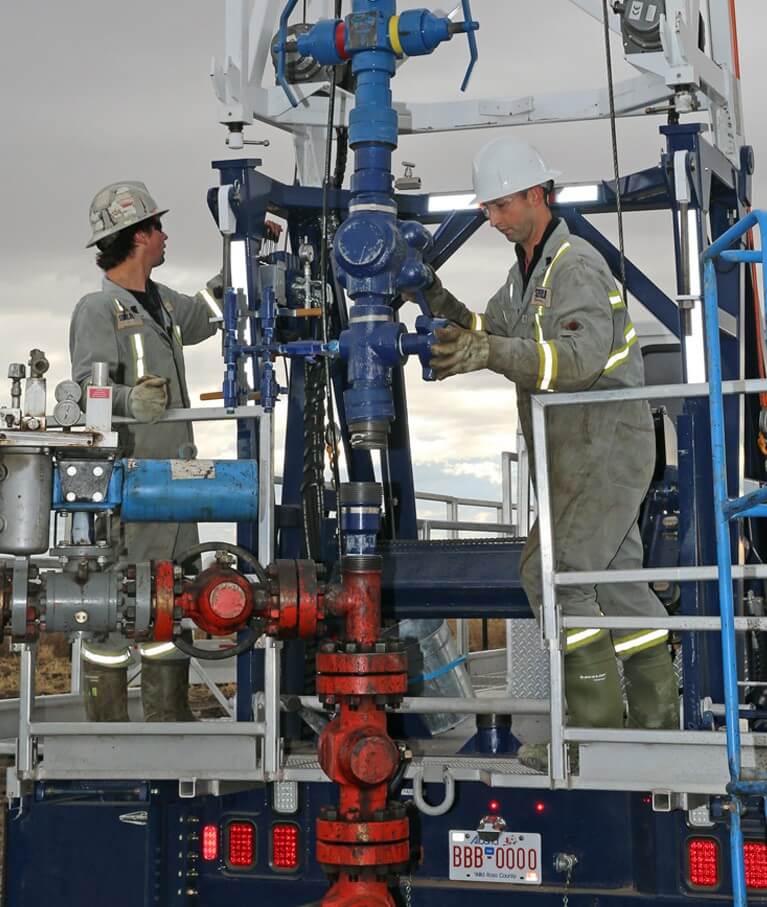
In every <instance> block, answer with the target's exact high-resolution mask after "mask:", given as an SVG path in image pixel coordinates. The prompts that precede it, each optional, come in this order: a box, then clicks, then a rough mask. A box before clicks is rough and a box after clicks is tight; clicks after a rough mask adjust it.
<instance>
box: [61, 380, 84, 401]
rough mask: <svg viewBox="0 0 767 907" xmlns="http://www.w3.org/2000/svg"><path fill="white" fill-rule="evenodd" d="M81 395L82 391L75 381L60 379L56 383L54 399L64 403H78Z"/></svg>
mask: <svg viewBox="0 0 767 907" xmlns="http://www.w3.org/2000/svg"><path fill="white" fill-rule="evenodd" d="M82 395H83V392H82V390H81V389H80V385H79V384H78V383H77V382H76V381H62V382H61V383H60V384H57V385H56V399H57V400H58V401H59V403H64V402H65V401H71V402H72V403H79V402H80V398H81V397H82Z"/></svg>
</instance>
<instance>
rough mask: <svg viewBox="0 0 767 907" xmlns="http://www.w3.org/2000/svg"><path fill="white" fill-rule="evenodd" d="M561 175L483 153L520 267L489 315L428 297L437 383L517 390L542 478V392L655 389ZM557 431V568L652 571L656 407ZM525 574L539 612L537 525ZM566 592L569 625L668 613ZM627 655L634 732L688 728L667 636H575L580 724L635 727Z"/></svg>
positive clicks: (585, 412)
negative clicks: (572, 226)
mask: <svg viewBox="0 0 767 907" xmlns="http://www.w3.org/2000/svg"><path fill="white" fill-rule="evenodd" d="M559 175H560V174H559V172H558V171H556V170H553V169H551V168H550V167H548V166H547V165H546V164H545V162H544V161H543V159H542V157H541V155H540V154H539V153H538V152H537V151H536V149H535V148H533V147H532V146H530V145H528V144H527V143H526V142H524V141H521V140H520V139H517V138H514V137H504V138H500V139H496V140H495V141H493V142H491V143H490V144H489V145H487V146H485V147H484V148H483V149H482V150H481V151H480V152H479V153H478V154H477V156H476V158H475V160H474V167H473V177H474V191H475V193H476V197H477V201H478V203H479V204H480V206H481V207H482V209H483V210H484V211H485V214H486V216H487V219H488V221H489V222H490V225H491V226H492V227H494V228H495V229H496V230H498V231H499V232H501V233H503V235H504V236H505V237H506V238H507V239H508V241H509V242H511V243H514V244H515V253H516V254H515V256H514V257H515V260H514V262H513V264H512V267H511V270H510V271H509V274H508V277H507V278H506V280H505V282H504V283H503V285H502V286H501V288H500V289H499V290H498V291H497V292H496V293H495V295H494V296H493V297H492V299H491V300H490V301H489V303H488V304H487V306H486V309H485V312H484V314H477V313H474V312H472V311H471V310H470V309H468V308H467V307H466V306H464V305H463V304H462V303H461V302H459V301H458V300H457V299H456V298H455V297H454V296H453V295H452V294H451V293H449V292H448V291H447V290H446V289H445V288H444V287H443V286H442V284H441V283H440V281H439V278H438V277H436V275H435V277H434V281H433V284H432V285H431V287H429V288H428V289H427V290H426V291H425V295H426V298H427V301H428V303H429V306H430V308H431V311H432V313H433V314H434V315H435V316H439V317H441V318H446V319H448V320H449V321H451V322H452V324H451V325H450V326H448V327H446V328H444V329H442V330H438V331H437V336H438V343H437V344H436V345H435V346H434V347H433V357H434V358H433V359H432V362H431V365H432V367H433V368H434V370H435V372H436V375H437V377H438V378H439V379H444V378H449V377H451V376H453V375H458V374H461V373H465V372H473V371H477V370H479V369H490V370H491V371H494V372H497V373H499V374H501V375H504V376H505V377H506V378H508V379H509V380H510V381H513V382H514V384H515V385H516V391H517V409H518V413H519V421H520V424H521V427H522V432H523V434H524V438H525V442H526V444H527V449H528V451H529V452H530V463H531V474H532V475H533V476H535V471H534V458H535V453H536V451H535V448H534V445H533V438H532V428H531V402H530V396H531V394H535V393H542V392H546V391H588V390H592V389H593V390H609V389H617V388H625V387H638V386H641V385H643V384H644V370H643V364H642V355H641V352H640V348H639V345H638V343H637V335H636V331H635V329H634V326H633V325H632V323H631V319H630V318H629V313H628V309H627V307H626V302H625V300H624V299H623V298H622V296H621V293H620V292H619V290H618V288H617V286H616V284H615V281H614V280H613V277H612V275H611V273H610V270H609V268H608V266H607V264H606V262H605V261H604V259H603V258H602V256H601V255H600V254H599V253H598V252H597V251H596V249H594V248H593V247H592V246H591V245H590V244H589V243H587V242H586V241H585V240H583V239H581V238H579V237H577V236H573V235H572V234H571V233H570V231H569V229H568V227H567V224H566V223H565V222H564V221H562V220H560V219H558V218H556V217H554V216H553V215H552V212H551V210H550V208H549V200H550V197H551V193H552V190H553V186H554V181H555V180H556V179H557V177H558V176H559ZM547 425H548V452H549V481H550V483H551V501H552V519H553V530H554V545H555V561H556V570H557V571H558V572H559V571H569V570H581V571H582V570H607V569H615V570H619V569H637V568H641V567H642V563H643V546H642V540H641V537H640V534H639V529H638V526H637V518H638V516H639V509H640V506H641V504H642V501H643V499H644V497H645V494H646V493H647V490H648V487H649V484H650V481H651V478H652V474H653V471H654V465H655V435H654V428H653V419H652V415H651V412H650V408H649V405H648V404H647V403H646V402H645V401H623V402H620V403H614V404H605V403H601V404H596V405H574V406H568V407H555V408H554V409H553V410H552V411H551V412H550V414H549V415H548V418H547ZM520 569H521V578H522V583H523V586H524V589H525V592H526V594H527V597H528V599H529V601H530V605H531V607H532V609H533V611H534V612H535V613H536V614H539V613H540V610H541V605H542V601H541V599H542V583H541V563H540V543H539V534H538V525H537V523H536V524H535V525H534V526H533V527H532V529H531V531H530V534H529V537H528V540H527V543H526V545H525V550H524V552H523V554H522V560H521V568H520ZM557 595H558V604H559V605H560V606H561V609H562V613H563V614H565V615H569V616H579V617H584V616H586V617H592V616H598V615H600V614H605V615H608V616H624V617H629V616H630V617H635V616H637V615H641V616H642V617H645V618H649V617H654V616H657V617H665V616H666V611H665V609H664V607H663V605H662V603H661V602H660V601H659V599H658V598H657V597H656V596H655V595H654V594H653V593H652V591H651V590H650V588H649V586H648V585H647V584H646V583H631V584H615V585H604V586H602V585H600V586H596V587H595V586H593V585H583V586H565V587H561V588H559V589H558V592H557ZM616 656H617V657H618V658H620V659H621V661H622V662H623V673H624V677H625V682H626V695H627V700H628V722H629V725H630V726H632V727H643V728H672V727H678V721H679V697H678V689H677V681H676V676H675V673H674V669H673V663H672V660H671V654H670V650H669V646H668V634H667V632H666V631H665V630H640V631H633V630H632V631H626V632H621V633H613V634H612V635H611V634H610V633H608V632H607V631H605V630H599V629H571V630H569V631H567V635H566V657H565V674H566V677H565V681H566V696H567V706H568V714H569V718H568V720H569V723H570V724H571V725H575V726H578V727H622V726H623V725H624V717H625V716H624V703H623V696H622V691H621V682H620V678H619V671H618V664H617V661H616ZM519 757H520V759H521V760H522V761H523V762H525V763H526V764H527V765H530V766H532V767H535V768H538V769H539V770H541V771H546V766H547V747H546V746H545V745H543V746H542V745H527V746H523V747H522V749H521V750H520V754H519Z"/></svg>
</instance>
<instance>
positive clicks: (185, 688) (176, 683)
mask: <svg viewBox="0 0 767 907" xmlns="http://www.w3.org/2000/svg"><path fill="white" fill-rule="evenodd" d="M141 705H142V706H143V709H144V721H196V720H197V719H196V718H195V717H194V715H193V714H192V710H191V709H190V708H189V660H188V659H187V658H173V659H165V660H163V659H161V658H142V659H141Z"/></svg>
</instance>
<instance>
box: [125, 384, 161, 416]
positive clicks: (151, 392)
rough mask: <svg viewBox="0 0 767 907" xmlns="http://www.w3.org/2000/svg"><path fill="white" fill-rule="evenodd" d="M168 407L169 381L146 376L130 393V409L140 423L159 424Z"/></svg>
mask: <svg viewBox="0 0 767 907" xmlns="http://www.w3.org/2000/svg"><path fill="white" fill-rule="evenodd" d="M167 405H168V379H167V378H158V377H157V375H145V376H144V377H143V378H139V381H138V384H137V385H136V386H135V387H134V388H133V390H132V391H131V392H130V396H129V397H128V407H129V408H130V411H131V415H132V416H133V418H134V419H136V420H138V421H139V422H157V420H158V419H160V418H161V417H162V414H163V413H164V412H165V408H166V407H167Z"/></svg>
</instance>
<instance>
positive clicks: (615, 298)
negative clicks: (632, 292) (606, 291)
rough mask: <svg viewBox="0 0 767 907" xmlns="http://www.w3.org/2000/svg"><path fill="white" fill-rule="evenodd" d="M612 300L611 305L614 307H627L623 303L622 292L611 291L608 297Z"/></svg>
mask: <svg viewBox="0 0 767 907" xmlns="http://www.w3.org/2000/svg"><path fill="white" fill-rule="evenodd" d="M607 298H608V299H609V300H610V305H611V306H612V307H613V308H614V309H625V308H626V306H625V305H624V303H623V297H622V296H621V294H620V293H610V295H609V296H608V297H607Z"/></svg>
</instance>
